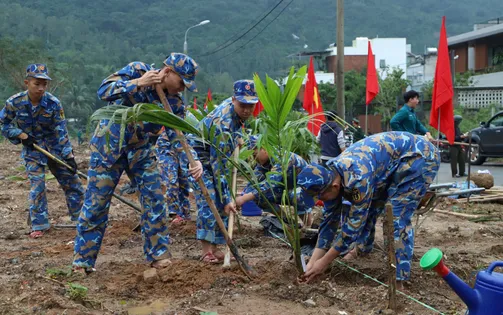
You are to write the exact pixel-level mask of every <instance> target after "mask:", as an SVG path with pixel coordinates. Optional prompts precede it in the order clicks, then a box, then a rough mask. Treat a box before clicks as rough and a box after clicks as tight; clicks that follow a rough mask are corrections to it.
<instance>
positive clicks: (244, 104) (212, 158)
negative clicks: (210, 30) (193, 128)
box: [183, 80, 258, 263]
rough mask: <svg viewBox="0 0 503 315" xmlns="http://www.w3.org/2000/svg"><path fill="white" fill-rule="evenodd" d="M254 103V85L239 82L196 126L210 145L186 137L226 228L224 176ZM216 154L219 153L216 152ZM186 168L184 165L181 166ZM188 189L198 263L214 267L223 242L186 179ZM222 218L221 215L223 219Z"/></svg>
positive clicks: (228, 203)
mask: <svg viewBox="0 0 503 315" xmlns="http://www.w3.org/2000/svg"><path fill="white" fill-rule="evenodd" d="M257 102H258V98H257V94H256V92H255V85H254V83H253V81H251V80H239V81H236V82H235V83H234V96H232V97H229V98H228V99H226V100H224V101H223V102H222V103H221V104H220V105H219V106H218V107H217V108H215V110H213V111H212V112H211V113H210V114H208V116H206V117H205V118H204V119H203V120H202V121H201V122H200V129H204V130H206V131H207V132H208V134H209V135H211V136H209V141H210V142H211V143H212V145H211V146H210V145H208V144H204V143H203V142H202V141H201V139H196V138H194V137H193V136H192V137H189V139H190V144H191V146H192V147H193V148H194V150H195V151H196V152H197V156H198V158H199V160H200V161H201V163H202V164H203V180H204V184H205V185H206V187H207V188H208V191H209V193H210V196H211V199H212V200H214V201H215V205H216V207H217V209H218V210H219V212H220V214H221V215H223V217H222V220H223V221H224V223H225V225H226V226H227V221H228V215H229V214H230V212H231V211H232V212H235V211H236V210H235V205H234V202H233V200H232V196H231V192H230V191H229V185H228V181H227V176H228V175H229V174H230V170H232V167H230V166H229V165H230V163H227V159H229V158H231V156H232V153H233V152H234V149H235V148H236V146H237V145H238V140H240V139H241V137H242V128H243V126H244V123H245V121H246V120H247V119H248V118H250V117H251V116H252V114H253V111H254V110H255V104H256V103H257ZM218 151H220V152H221V153H223V154H221V153H220V152H218ZM183 165H186V163H183ZM189 181H190V182H191V185H192V189H193V191H195V192H199V193H197V194H196V203H197V210H198V211H197V221H196V227H197V230H196V237H197V239H198V240H200V241H201V243H202V247H203V248H202V258H201V259H202V260H203V261H204V262H208V263H218V262H219V261H222V260H223V258H224V254H223V252H222V251H220V250H219V249H218V248H217V245H218V244H225V239H224V236H223V234H222V232H221V231H220V229H219V227H218V225H217V223H216V220H215V217H214V216H213V213H212V212H211V209H210V207H209V206H208V204H207V202H206V200H205V199H204V196H203V195H202V194H201V193H200V192H201V188H200V187H199V184H198V183H197V182H195V181H193V180H192V178H189ZM224 214H225V215H224Z"/></svg>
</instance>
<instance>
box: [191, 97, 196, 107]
mask: <svg viewBox="0 0 503 315" xmlns="http://www.w3.org/2000/svg"><path fill="white" fill-rule="evenodd" d="M192 108H194V109H197V101H196V98H195V97H194V105H192Z"/></svg>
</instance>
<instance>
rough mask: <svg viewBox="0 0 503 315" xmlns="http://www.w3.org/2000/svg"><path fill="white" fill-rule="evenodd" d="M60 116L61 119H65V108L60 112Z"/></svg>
mask: <svg viewBox="0 0 503 315" xmlns="http://www.w3.org/2000/svg"><path fill="white" fill-rule="evenodd" d="M59 115H60V116H61V119H65V111H64V110H63V108H62V109H61V110H60V111H59Z"/></svg>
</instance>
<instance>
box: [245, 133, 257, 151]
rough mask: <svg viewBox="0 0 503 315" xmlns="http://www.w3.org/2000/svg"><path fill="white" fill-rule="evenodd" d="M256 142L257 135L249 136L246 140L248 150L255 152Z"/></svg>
mask: <svg viewBox="0 0 503 315" xmlns="http://www.w3.org/2000/svg"><path fill="white" fill-rule="evenodd" d="M257 141H258V135H253V136H250V138H248V143H247V147H248V150H255V148H256V147H257Z"/></svg>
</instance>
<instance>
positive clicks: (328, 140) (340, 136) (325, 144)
mask: <svg viewBox="0 0 503 315" xmlns="http://www.w3.org/2000/svg"><path fill="white" fill-rule="evenodd" d="M335 116H337V112H336V111H334V110H332V111H329V112H328V114H327V115H326V119H327V122H326V123H324V124H323V125H321V129H320V133H318V136H317V137H316V140H317V141H318V142H319V143H320V145H321V156H320V160H321V161H320V163H321V164H322V165H326V162H327V161H328V160H330V159H333V158H334V157H337V156H338V155H339V154H341V153H342V152H343V151H344V149H345V148H346V141H345V140H344V130H342V128H341V127H340V126H339V125H338V124H337V123H336V122H335Z"/></svg>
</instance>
